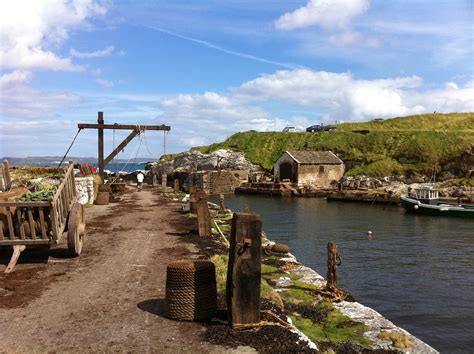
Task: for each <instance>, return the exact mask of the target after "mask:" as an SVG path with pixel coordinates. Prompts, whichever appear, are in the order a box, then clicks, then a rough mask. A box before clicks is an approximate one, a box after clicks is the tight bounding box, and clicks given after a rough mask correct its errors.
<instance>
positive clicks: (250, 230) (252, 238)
mask: <svg viewBox="0 0 474 354" xmlns="http://www.w3.org/2000/svg"><path fill="white" fill-rule="evenodd" d="M261 234H262V221H261V218H260V215H258V214H253V213H234V217H233V219H232V230H231V238H230V249H229V263H228V268H227V286H226V298H227V313H228V316H229V324H230V325H231V326H232V327H234V328H235V327H238V326H239V325H245V324H254V323H258V322H260V281H261V262H262V259H261V258H262V236H261Z"/></svg>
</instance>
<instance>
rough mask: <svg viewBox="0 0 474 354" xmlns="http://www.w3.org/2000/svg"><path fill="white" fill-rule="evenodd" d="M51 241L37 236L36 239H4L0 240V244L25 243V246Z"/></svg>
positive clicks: (44, 243) (47, 243)
mask: <svg viewBox="0 0 474 354" xmlns="http://www.w3.org/2000/svg"><path fill="white" fill-rule="evenodd" d="M49 244H51V242H50V241H49V239H48V240H42V239H39V238H37V239H36V240H28V239H26V240H20V239H16V240H9V239H4V240H3V241H0V246H14V245H25V246H37V245H49Z"/></svg>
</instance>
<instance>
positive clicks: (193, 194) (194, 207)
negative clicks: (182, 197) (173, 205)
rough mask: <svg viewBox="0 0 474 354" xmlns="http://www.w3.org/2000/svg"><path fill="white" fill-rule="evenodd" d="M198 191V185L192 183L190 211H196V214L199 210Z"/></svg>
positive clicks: (190, 187) (190, 188)
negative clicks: (197, 202)
mask: <svg viewBox="0 0 474 354" xmlns="http://www.w3.org/2000/svg"><path fill="white" fill-rule="evenodd" d="M196 192H197V188H196V186H195V185H190V186H189V212H190V213H194V214H195V213H196V212H197V204H196V201H197V200H196Z"/></svg>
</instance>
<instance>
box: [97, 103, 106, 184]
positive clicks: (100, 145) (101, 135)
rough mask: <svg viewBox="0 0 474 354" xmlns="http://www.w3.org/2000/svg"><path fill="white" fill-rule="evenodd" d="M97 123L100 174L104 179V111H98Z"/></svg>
mask: <svg viewBox="0 0 474 354" xmlns="http://www.w3.org/2000/svg"><path fill="white" fill-rule="evenodd" d="M97 123H98V124H97V141H98V144H97V146H98V155H97V156H98V158H99V176H100V177H101V178H102V180H104V112H98V113H97Z"/></svg>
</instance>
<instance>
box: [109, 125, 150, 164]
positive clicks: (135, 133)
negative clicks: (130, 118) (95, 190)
mask: <svg viewBox="0 0 474 354" xmlns="http://www.w3.org/2000/svg"><path fill="white" fill-rule="evenodd" d="M142 131H143V129H141V128H140V130H138V128H135V129H134V130H133V131H132V132H131V133H130V135H129V136H127V137H126V138H125V139H124V140H123V141H122V142H121V143H120V144H119V146H117V147H116V148H115V150H114V151H112V152H111V153H110V154H109V156H107V157H106V158H105V160H104V166H105V165H107V164H108V163H109V162H110V161H112V160H113V159H114V157H115V156H117V154H118V153H119V152H120V151H122V150H123V149H124V148H125V147H126V146H127V145H128V143H129V142H130V141H132V139H133V138H134V137H136V136H137V134H139V133H141V132H142Z"/></svg>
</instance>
